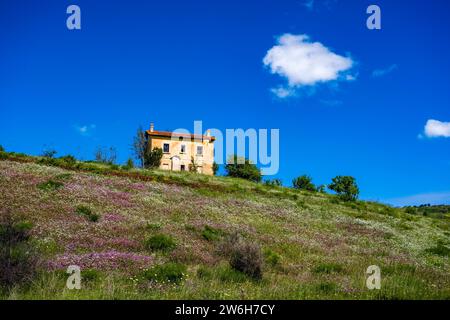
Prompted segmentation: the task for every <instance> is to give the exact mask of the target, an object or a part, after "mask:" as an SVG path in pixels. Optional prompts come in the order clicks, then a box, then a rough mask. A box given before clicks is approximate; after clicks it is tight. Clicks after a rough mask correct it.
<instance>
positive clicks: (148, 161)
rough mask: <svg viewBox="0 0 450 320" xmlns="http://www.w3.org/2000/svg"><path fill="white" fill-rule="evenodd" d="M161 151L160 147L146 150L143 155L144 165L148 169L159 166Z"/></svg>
mask: <svg viewBox="0 0 450 320" xmlns="http://www.w3.org/2000/svg"><path fill="white" fill-rule="evenodd" d="M162 156H163V151H162V149H161V148H153V150H152V151H149V152H146V153H145V156H144V167H145V168H148V169H155V168H159V166H160V165H161V159H162Z"/></svg>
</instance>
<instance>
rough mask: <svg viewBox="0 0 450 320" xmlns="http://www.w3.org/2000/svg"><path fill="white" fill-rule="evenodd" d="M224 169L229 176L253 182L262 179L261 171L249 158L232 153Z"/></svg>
mask: <svg viewBox="0 0 450 320" xmlns="http://www.w3.org/2000/svg"><path fill="white" fill-rule="evenodd" d="M228 162H232V163H228V164H227V165H226V166H225V170H226V171H227V174H228V176H229V177H236V178H242V179H246V180H250V181H254V182H260V181H261V179H262V175H261V171H260V170H259V169H258V167H257V166H256V165H254V164H253V163H251V162H250V160H249V159H246V158H242V157H238V156H236V155H234V156H233V157H232V161H228Z"/></svg>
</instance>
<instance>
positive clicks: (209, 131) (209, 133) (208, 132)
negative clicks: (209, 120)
mask: <svg viewBox="0 0 450 320" xmlns="http://www.w3.org/2000/svg"><path fill="white" fill-rule="evenodd" d="M206 136H207V137H210V136H211V130H209V129H208V130H206Z"/></svg>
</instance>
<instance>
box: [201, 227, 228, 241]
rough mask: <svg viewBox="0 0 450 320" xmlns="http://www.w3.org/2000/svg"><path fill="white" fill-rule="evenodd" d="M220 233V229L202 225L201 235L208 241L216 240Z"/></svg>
mask: <svg viewBox="0 0 450 320" xmlns="http://www.w3.org/2000/svg"><path fill="white" fill-rule="evenodd" d="M222 234H223V232H222V230H219V229H216V228H213V227H210V226H204V228H203V231H202V237H203V238H204V239H206V240H208V241H214V240H218V239H219V238H220V237H221V236H222Z"/></svg>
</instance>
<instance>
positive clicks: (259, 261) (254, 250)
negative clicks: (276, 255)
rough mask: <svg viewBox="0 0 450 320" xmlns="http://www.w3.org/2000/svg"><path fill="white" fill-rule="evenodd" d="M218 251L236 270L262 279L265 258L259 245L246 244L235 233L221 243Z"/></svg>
mask: <svg viewBox="0 0 450 320" xmlns="http://www.w3.org/2000/svg"><path fill="white" fill-rule="evenodd" d="M218 251H219V253H220V254H222V255H224V256H226V257H228V258H229V263H230V266H231V267H232V268H233V269H234V270H237V271H239V272H242V273H244V274H246V275H247V276H250V277H252V278H254V279H257V280H258V279H261V278H262V265H263V258H262V254H261V248H260V247H259V245H258V244H256V243H249V242H245V241H244V240H242V238H241V236H240V235H239V234H238V233H236V232H235V233H232V234H230V235H229V236H228V237H227V238H226V239H225V241H223V242H222V243H221V245H220V246H219V247H218Z"/></svg>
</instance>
